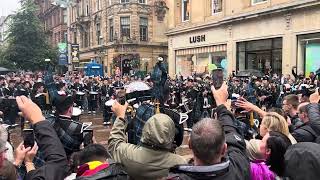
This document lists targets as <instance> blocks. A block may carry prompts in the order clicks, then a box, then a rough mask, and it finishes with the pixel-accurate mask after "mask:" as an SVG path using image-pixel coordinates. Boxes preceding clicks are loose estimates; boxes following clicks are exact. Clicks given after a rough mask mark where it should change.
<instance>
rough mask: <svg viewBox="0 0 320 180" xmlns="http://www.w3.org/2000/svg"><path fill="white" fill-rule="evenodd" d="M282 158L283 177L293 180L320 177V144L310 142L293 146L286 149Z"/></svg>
mask: <svg viewBox="0 0 320 180" xmlns="http://www.w3.org/2000/svg"><path fill="white" fill-rule="evenodd" d="M284 158H285V170H284V175H285V177H288V178H290V179H295V180H304V179H318V178H319V177H320V171H319V169H320V144H316V143H311V142H301V143H297V144H294V145H292V146H290V147H289V148H288V149H287V151H286V153H285V155H284ZM298 167H299V168H298Z"/></svg>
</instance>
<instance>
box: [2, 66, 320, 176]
mask: <svg viewBox="0 0 320 180" xmlns="http://www.w3.org/2000/svg"><path fill="white" fill-rule="evenodd" d="M292 75H293V76H292V77H291V76H290V75H282V76H278V75H276V74H274V75H271V74H267V75H265V76H263V77H258V76H254V75H252V76H237V74H236V73H234V74H232V75H230V77H229V78H227V79H225V82H224V83H223V84H222V86H221V87H220V88H217V89H216V88H215V86H214V85H212V84H213V82H212V78H211V76H210V75H206V74H197V73H194V74H193V75H192V76H189V77H183V76H181V75H177V76H176V77H175V78H170V77H169V76H168V75H167V73H166V70H165V67H164V66H163V65H162V63H161V62H159V63H157V65H156V66H155V68H154V71H153V72H152V73H151V74H150V75H147V76H146V77H136V76H134V75H132V76H121V75H115V76H112V77H103V78H101V77H87V76H85V75H83V74H80V73H67V74H64V75H59V74H52V73H51V72H43V73H41V72H39V73H28V72H24V73H17V74H15V73H10V74H7V75H5V76H1V77H0V86H1V87H0V90H1V92H0V93H1V94H0V96H1V102H0V110H1V111H2V113H1V114H3V115H2V116H3V122H2V125H1V126H3V125H5V124H8V125H10V126H11V127H12V126H14V124H16V123H18V124H20V125H21V126H20V127H21V131H22V132H24V129H26V128H27V129H32V130H33V131H32V132H33V136H34V144H32V145H31V146H30V145H29V146H28V145H26V142H21V143H20V144H19V145H18V146H17V147H15V148H12V145H11V144H10V140H9V138H8V134H7V129H5V128H3V127H1V129H0V130H1V131H0V132H1V133H0V135H1V138H0V177H1V179H9V180H11V179H52V180H58V179H83V180H88V179H137V180H140V179H144V180H146V179H152V180H153V179H169V180H175V179H176V180H178V179H183V180H191V179H201V180H204V179H232V180H233V179H235V180H236V179H239V180H242V179H248V180H249V179H252V180H276V179H284V180H286V179H288V180H291V179H292V180H302V179H306V180H309V179H317V178H318V177H320V173H319V171H318V168H320V145H319V143H320V106H319V100H320V95H319V89H318V88H319V87H320V86H319V85H320V81H319V78H320V77H319V75H318V74H314V73H310V75H309V77H304V76H303V75H301V74H299V75H297V74H296V73H295V72H294V71H293V72H292ZM137 82H138V83H137ZM131 83H136V86H135V88H136V89H134V90H132V89H131V90H130V91H128V89H130V84H131ZM141 83H142V84H144V85H145V87H148V88H146V89H144V88H142V87H141V85H140V86H139V87H138V86H137V84H141ZM75 108H78V109H79V110H80V112H81V113H80V114H99V113H100V112H102V114H103V122H101V123H103V124H104V125H106V126H108V127H110V128H111V131H110V135H109V136H108V135H107V134H106V138H107V137H108V139H106V140H108V144H107V146H103V145H101V144H99V143H98V142H95V138H94V135H93V134H92V133H91V134H90V133H88V132H92V129H91V127H90V125H88V124H87V123H83V122H82V121H81V119H79V118H76V117H77V116H79V115H76V114H75V112H74V111H75ZM19 112H20V113H19ZM18 117H19V119H20V120H21V121H19V122H18V121H17V118H18ZM106 128H107V127H106ZM185 137H187V145H188V147H189V149H190V154H191V156H192V158H187V157H186V156H181V155H179V154H177V153H176V149H177V148H178V147H179V146H181V145H182V144H183V140H184V139H185ZM24 140H25V139H24Z"/></svg>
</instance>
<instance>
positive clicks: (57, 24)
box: [35, 0, 68, 46]
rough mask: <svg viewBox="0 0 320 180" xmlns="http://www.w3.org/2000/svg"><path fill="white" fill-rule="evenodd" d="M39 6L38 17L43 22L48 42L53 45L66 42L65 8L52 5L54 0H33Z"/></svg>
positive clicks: (66, 18)
mask: <svg viewBox="0 0 320 180" xmlns="http://www.w3.org/2000/svg"><path fill="white" fill-rule="evenodd" d="M35 3H37V5H38V7H39V15H38V16H39V18H40V20H41V22H42V23H43V26H44V29H45V32H46V34H47V35H48V37H49V42H50V43H51V45H53V46H57V44H58V43H61V42H66V39H67V30H68V28H67V20H68V17H67V8H62V7H60V6H58V5H54V0H35Z"/></svg>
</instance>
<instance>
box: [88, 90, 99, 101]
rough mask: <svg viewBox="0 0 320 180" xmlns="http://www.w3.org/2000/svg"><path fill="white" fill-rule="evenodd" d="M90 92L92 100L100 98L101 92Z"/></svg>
mask: <svg viewBox="0 0 320 180" xmlns="http://www.w3.org/2000/svg"><path fill="white" fill-rule="evenodd" d="M89 94H90V98H91V100H98V94H99V93H98V92H95V91H90V92H89Z"/></svg>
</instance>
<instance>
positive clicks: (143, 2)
mask: <svg viewBox="0 0 320 180" xmlns="http://www.w3.org/2000/svg"><path fill="white" fill-rule="evenodd" d="M139 3H140V4H147V0H139Z"/></svg>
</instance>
